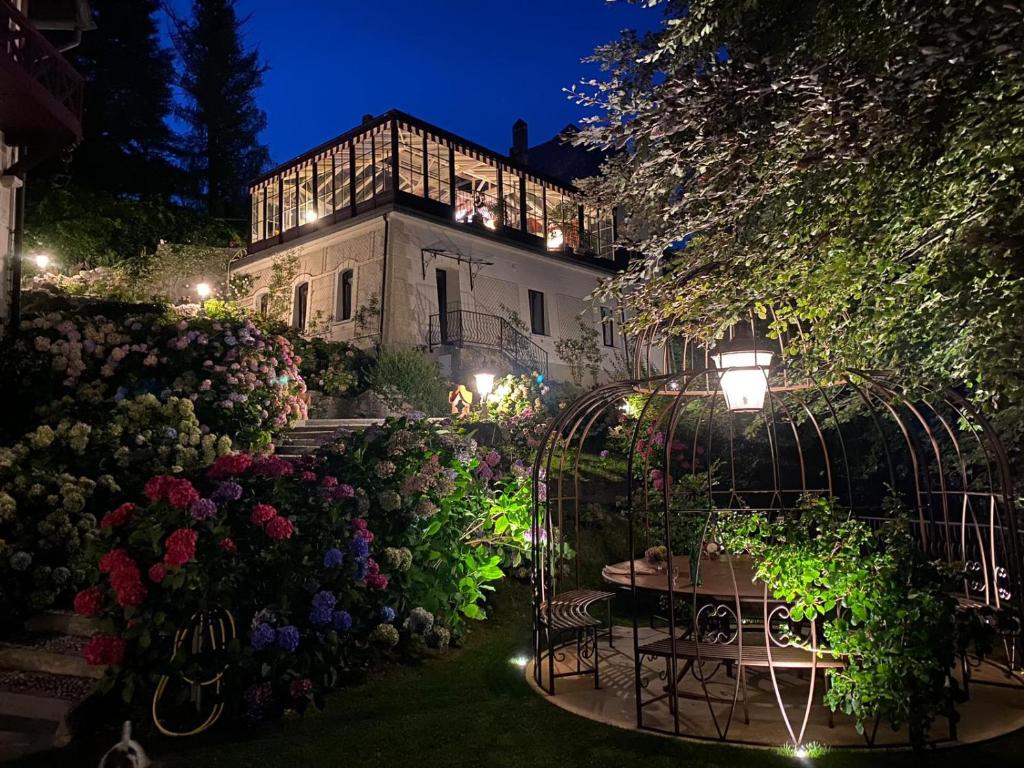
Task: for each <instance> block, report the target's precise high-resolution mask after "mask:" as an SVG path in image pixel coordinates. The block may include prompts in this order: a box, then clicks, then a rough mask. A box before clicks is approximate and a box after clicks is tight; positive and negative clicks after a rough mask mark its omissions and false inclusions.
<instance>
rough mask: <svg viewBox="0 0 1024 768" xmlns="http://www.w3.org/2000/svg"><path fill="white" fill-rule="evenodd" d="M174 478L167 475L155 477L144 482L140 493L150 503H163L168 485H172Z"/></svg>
mask: <svg viewBox="0 0 1024 768" xmlns="http://www.w3.org/2000/svg"><path fill="white" fill-rule="evenodd" d="M173 482H174V478H173V477H169V476H167V475H156V476H154V477H151V478H149V480H147V481H146V486H145V487H144V488H143V489H142V492H143V493H144V494H146V498H147V499H149V500H150V501H163V500H164V499H165V498H166V497H167V491H168V483H173Z"/></svg>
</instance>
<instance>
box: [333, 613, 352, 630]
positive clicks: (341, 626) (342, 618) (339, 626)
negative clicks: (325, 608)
mask: <svg viewBox="0 0 1024 768" xmlns="http://www.w3.org/2000/svg"><path fill="white" fill-rule="evenodd" d="M332 623H333V624H334V630H335V631H336V632H348V631H349V630H350V629H352V617H351V616H350V615H349V612H348V611H335V612H334V621H333V622H332Z"/></svg>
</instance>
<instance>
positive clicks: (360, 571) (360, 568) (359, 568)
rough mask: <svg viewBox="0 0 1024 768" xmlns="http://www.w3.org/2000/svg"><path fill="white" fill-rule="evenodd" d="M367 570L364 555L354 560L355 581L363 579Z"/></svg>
mask: <svg viewBox="0 0 1024 768" xmlns="http://www.w3.org/2000/svg"><path fill="white" fill-rule="evenodd" d="M368 571H369V567H368V566H367V565H366V558H365V557H361V558H359V559H358V560H356V575H355V577H354V578H355V580H356V581H362V580H363V579H365V578H366V574H367V572H368Z"/></svg>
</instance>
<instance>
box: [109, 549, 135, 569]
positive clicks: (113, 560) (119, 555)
mask: <svg viewBox="0 0 1024 768" xmlns="http://www.w3.org/2000/svg"><path fill="white" fill-rule="evenodd" d="M125 566H132V567H134V566H135V561H134V560H132V559H131V557H129V555H128V553H127V552H125V551H124V550H123V549H112V550H110V551H109V552H107V554H105V555H103V557H101V558H100V573H114V572H116V571H119V570H121V569H122V568H124V567H125Z"/></svg>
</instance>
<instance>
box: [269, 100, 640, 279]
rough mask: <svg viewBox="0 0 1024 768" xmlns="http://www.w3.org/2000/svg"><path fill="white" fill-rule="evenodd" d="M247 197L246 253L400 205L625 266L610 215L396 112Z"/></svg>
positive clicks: (295, 163)
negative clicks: (249, 224)
mask: <svg viewBox="0 0 1024 768" xmlns="http://www.w3.org/2000/svg"><path fill="white" fill-rule="evenodd" d="M396 179H397V183H396V181H395V180H396ZM250 192H251V202H252V230H251V232H250V248H249V250H250V252H256V251H260V250H263V249H265V248H268V247H270V246H272V245H277V244H280V243H285V242H288V241H290V240H293V239H296V238H298V237H302V236H304V235H307V234H309V233H312V232H314V231H316V229H318V228H321V227H324V226H329V225H331V224H335V223H337V222H340V221H344V220H346V219H350V218H353V217H355V216H358V215H361V214H363V213H366V212H368V211H371V210H375V209H379V208H382V207H385V206H393V205H399V206H402V207H405V208H410V209H413V210H416V211H419V212H421V213H425V214H427V215H429V216H432V217H435V218H438V219H440V220H442V221H446V222H449V223H453V224H459V225H464V226H467V227H474V228H475V229H477V230H478V231H480V232H482V233H485V234H490V235H492V236H495V237H499V238H502V239H506V240H513V241H515V242H517V243H519V244H522V245H526V246H528V247H531V248H535V249H538V250H543V251H547V252H550V253H556V254H561V255H563V256H570V257H573V258H578V259H580V260H583V261H586V262H590V263H592V264H593V265H595V266H599V267H603V268H605V269H613V268H617V267H618V266H619V262H620V261H621V257H620V254H619V253H617V252H616V249H615V248H614V247H613V243H614V241H615V236H616V224H615V212H614V210H609V209H598V208H594V207H592V206H590V205H586V204H584V203H583V202H582V200H581V199H580V195H579V191H578V190H576V189H575V188H574V187H572V186H569V185H566V184H564V183H562V182H560V181H558V180H556V179H554V178H552V177H549V176H546V175H544V174H541V173H538V172H537V171H536V170H531V169H529V168H528V167H527V166H525V165H523V164H521V163H518V162H515V161H514V160H512V159H511V158H509V157H506V156H503V155H500V154H498V153H496V152H492V151H491V150H488V149H485V148H484V147H481V146H479V145H476V144H473V143H472V142H469V141H467V140H465V139H462V138H460V137H458V136H455V135H454V134H451V133H448V132H447V131H443V130H441V129H440V128H437V127H435V126H432V125H430V124H428V123H425V122H423V121H422V120H418V119H417V118H414V117H412V116H410V115H406V114H404V113H401V112H397V111H391V112H387V113H385V114H383V115H381V116H379V117H377V118H374V119H372V120H365V121H364V122H363V124H362V125H360V126H359V127H358V128H356V129H354V130H351V131H348V132H347V133H344V134H342V135H341V136H339V137H337V138H335V139H333V140H331V141H329V142H327V143H326V144H323V145H321V146H319V147H317V148H315V149H313V150H311V151H310V152H307V153H306V154H304V155H302V156H300V157H298V158H296V159H294V160H291V161H289V162H288V163H285V164H284V165H281V166H279V167H277V168H275V169H274V170H272V171H270V172H269V173H267V174H266V175H265V176H263V177H261V178H260V179H259V180H257V181H256V182H255V183H254V184H253V186H252V187H251V190H250Z"/></svg>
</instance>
